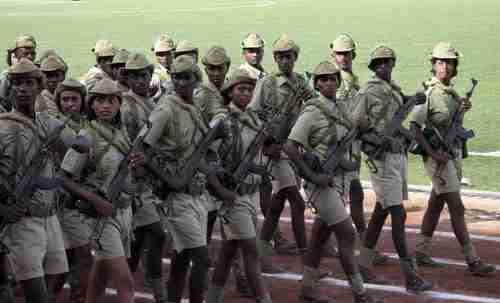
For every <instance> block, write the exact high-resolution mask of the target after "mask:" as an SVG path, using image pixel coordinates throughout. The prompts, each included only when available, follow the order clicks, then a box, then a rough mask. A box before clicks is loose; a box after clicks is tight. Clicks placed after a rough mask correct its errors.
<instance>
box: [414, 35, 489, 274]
mask: <svg viewBox="0 0 500 303" xmlns="http://www.w3.org/2000/svg"><path fill="white" fill-rule="evenodd" d="M430 58H431V64H432V78H431V79H430V80H429V81H427V82H426V83H425V85H426V86H427V91H426V95H427V103H426V104H422V105H419V106H417V107H415V108H414V110H413V113H412V116H411V120H410V121H411V128H412V130H413V131H414V133H415V137H416V139H417V141H418V143H419V144H420V145H421V146H422V147H423V148H424V150H425V156H424V157H423V159H424V165H425V170H426V172H427V175H428V176H429V178H430V179H431V181H432V191H431V195H430V197H429V201H428V206H427V210H426V212H425V215H424V219H423V222H422V227H421V233H420V235H419V238H418V242H417V249H416V258H417V263H418V264H419V265H422V266H431V267H440V266H442V265H441V264H440V263H438V262H436V261H434V260H433V259H432V258H431V249H430V246H431V240H432V235H433V233H434V231H435V230H436V227H437V224H438V223H439V217H440V215H441V211H442V210H443V207H444V205H445V204H446V205H447V206H448V210H449V212H450V216H451V223H452V227H453V232H454V233H455V235H456V238H457V241H458V242H459V243H460V246H461V247H462V252H463V254H464V256H465V261H466V263H467V269H468V271H469V272H471V273H473V274H475V275H487V274H491V273H493V272H495V266H493V265H490V264H487V263H485V262H483V261H482V260H481V259H480V258H479V256H478V255H477V253H476V250H475V248H474V245H473V244H472V241H471V239H470V235H469V231H468V230H467V224H466V222H465V216H464V212H465V208H464V205H463V202H462V198H461V196H460V179H461V178H462V158H463V155H462V144H463V142H461V141H460V142H454V144H455V145H454V146H451V148H452V149H453V150H452V151H451V153H452V154H454V155H456V157H453V158H451V156H450V154H449V153H450V151H447V150H446V149H445V148H444V146H443V143H442V142H439V140H436V139H437V138H438V137H441V138H446V135H447V133H448V132H449V131H450V127H451V126H452V124H453V119H454V117H455V116H456V115H462V116H463V115H464V114H465V113H466V112H468V111H469V110H470V109H471V107H472V104H471V100H470V98H468V97H460V96H459V95H458V93H457V92H456V91H455V89H454V88H453V84H452V79H453V78H454V77H456V75H457V73H458V71H457V67H458V63H459V58H460V53H459V52H458V51H457V50H456V49H455V48H454V47H453V46H452V45H450V44H449V43H445V42H440V43H438V44H437V45H436V46H435V47H434V49H433V51H432V54H431V55H430ZM422 127H425V128H426V129H427V130H431V131H433V132H434V136H435V137H434V138H432V137H426V136H424V135H423V132H422Z"/></svg>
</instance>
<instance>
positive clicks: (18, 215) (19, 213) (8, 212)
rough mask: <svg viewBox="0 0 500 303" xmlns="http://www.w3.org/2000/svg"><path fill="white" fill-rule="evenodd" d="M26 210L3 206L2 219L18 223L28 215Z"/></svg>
mask: <svg viewBox="0 0 500 303" xmlns="http://www.w3.org/2000/svg"><path fill="white" fill-rule="evenodd" d="M27 212H28V211H27V210H26V208H21V207H19V206H18V205H15V204H14V205H11V206H3V207H2V217H4V218H5V220H7V222H9V223H16V222H17V221H19V220H21V219H22V218H23V217H24V216H26V215H27Z"/></svg>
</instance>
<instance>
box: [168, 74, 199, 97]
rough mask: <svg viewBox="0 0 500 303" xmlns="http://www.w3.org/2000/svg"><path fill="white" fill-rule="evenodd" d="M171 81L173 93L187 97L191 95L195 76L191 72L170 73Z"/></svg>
mask: <svg viewBox="0 0 500 303" xmlns="http://www.w3.org/2000/svg"><path fill="white" fill-rule="evenodd" d="M172 83H173V84H174V90H175V93H176V94H177V95H179V96H180V97H181V98H183V99H187V98H191V97H192V96H193V91H194V87H195V85H196V77H195V75H194V73H193V72H182V73H176V74H172Z"/></svg>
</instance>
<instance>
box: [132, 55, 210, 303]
mask: <svg viewBox="0 0 500 303" xmlns="http://www.w3.org/2000/svg"><path fill="white" fill-rule="evenodd" d="M197 70H198V69H197V66H196V65H195V63H194V61H193V59H192V58H191V57H189V56H185V55H184V56H179V57H177V58H175V60H174V62H173V64H172V66H171V75H172V83H173V85H174V89H175V94H172V95H167V96H165V97H163V98H162V100H161V101H160V103H159V105H158V106H157V107H156V108H155V110H154V111H153V112H152V113H151V116H150V117H149V121H150V122H151V128H150V129H149V132H148V133H147V135H146V137H145V139H144V143H145V145H146V146H147V147H150V148H149V150H150V153H152V154H153V160H155V161H156V163H155V166H157V167H158V168H159V169H161V170H163V171H169V172H170V171H171V170H172V169H174V170H175V171H177V176H179V177H180V178H182V177H181V176H184V175H185V174H188V175H189V176H190V175H191V172H194V174H195V175H194V176H193V177H192V178H188V181H187V182H188V184H187V185H185V186H182V187H181V188H176V189H175V190H171V191H170V192H169V191H168V189H167V188H166V187H167V186H166V184H161V185H160V186H157V190H156V193H157V194H158V196H159V197H160V198H161V199H163V200H165V203H167V204H168V209H167V210H166V212H167V220H166V221H167V226H168V228H169V231H170V233H171V235H172V238H173V244H174V249H175V255H174V257H173V260H172V264H171V267H170V277H169V280H168V301H169V302H180V301H181V298H182V294H183V290H184V284H185V282H186V276H187V272H188V269H189V264H190V263H191V262H192V267H191V274H190V277H189V300H190V302H192V303H201V302H203V299H204V294H205V290H206V288H207V282H208V281H207V280H208V269H209V266H210V258H209V254H208V248H207V236H206V235H207V233H206V226H207V210H206V206H205V204H206V201H205V199H207V197H206V195H204V192H205V183H206V182H205V179H206V177H205V176H204V175H205V174H208V173H209V172H207V170H203V171H204V172H205V173H201V172H200V171H198V169H197V168H198V165H201V164H202V163H203V162H204V161H203V159H199V160H200V161H199V162H198V163H196V167H192V166H190V167H186V164H190V163H192V162H191V161H190V162H188V160H190V157H192V156H193V153H195V152H196V151H197V150H198V148H200V146H199V143H200V142H201V140H202V138H203V137H204V136H205V134H206V133H207V131H208V128H207V125H206V124H205V121H204V119H203V117H202V114H201V111H200V110H199V109H198V108H197V107H196V106H195V105H194V100H193V91H194V89H195V87H196V85H197V81H198V79H197V75H196V73H197ZM143 131H145V130H144V129H143ZM146 153H148V149H147V151H146ZM134 161H136V163H139V164H140V163H141V162H140V161H139V160H134ZM142 161H144V160H142ZM193 161H196V160H193ZM133 163H134V162H133Z"/></svg>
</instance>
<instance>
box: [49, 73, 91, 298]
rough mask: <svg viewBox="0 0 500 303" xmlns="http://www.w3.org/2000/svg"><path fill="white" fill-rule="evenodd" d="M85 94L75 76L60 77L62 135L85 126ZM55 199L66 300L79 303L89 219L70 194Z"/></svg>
mask: <svg viewBox="0 0 500 303" xmlns="http://www.w3.org/2000/svg"><path fill="white" fill-rule="evenodd" d="M86 96H87V91H86V89H85V86H83V84H81V83H80V82H79V81H77V80H75V79H67V80H64V81H63V82H62V83H60V84H59V85H58V86H57V88H56V90H55V97H54V102H55V105H56V107H57V111H56V114H57V115H56V116H55V117H57V118H58V119H59V120H61V121H65V128H64V130H63V133H65V135H67V136H73V137H76V136H77V135H78V134H79V133H80V131H81V130H82V129H84V128H85V127H86V122H87V120H86V114H87V108H86V106H85V97H86ZM59 201H60V202H61V203H62V205H61V209H60V211H59V213H58V217H59V222H60V224H61V228H62V231H63V236H64V247H65V249H66V255H67V257H68V263H69V284H70V286H71V292H70V299H71V302H74V303H83V302H84V301H85V294H86V292H87V284H88V279H89V275H90V269H91V268H92V254H91V250H90V235H91V225H92V223H93V220H92V219H91V218H88V217H87V216H85V215H84V214H82V213H81V212H79V210H78V207H77V204H78V202H77V199H76V198H75V197H73V196H72V195H69V194H68V193H61V196H60V198H59ZM65 281H66V279H65V278H61V280H60V282H59V284H58V287H59V289H62V287H63V286H64V282H65Z"/></svg>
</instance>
